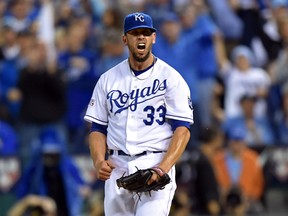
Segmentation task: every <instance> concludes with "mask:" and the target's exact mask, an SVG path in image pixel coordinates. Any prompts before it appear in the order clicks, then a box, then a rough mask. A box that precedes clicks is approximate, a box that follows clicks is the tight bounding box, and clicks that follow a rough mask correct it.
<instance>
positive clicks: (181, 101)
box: [165, 74, 193, 124]
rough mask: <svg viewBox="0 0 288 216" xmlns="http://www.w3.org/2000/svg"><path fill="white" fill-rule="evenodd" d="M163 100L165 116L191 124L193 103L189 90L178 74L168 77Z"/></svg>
mask: <svg viewBox="0 0 288 216" xmlns="http://www.w3.org/2000/svg"><path fill="white" fill-rule="evenodd" d="M165 100H166V101H165V103H166V109H167V113H166V118H168V119H175V120H180V121H186V122H189V123H190V124H193V105H192V100H191V96H190V90H189V87H188V85H187V83H186V82H185V80H184V79H183V78H182V77H181V76H180V74H179V76H177V77H174V78H173V79H170V83H169V84H168V88H167V92H166V93H165Z"/></svg>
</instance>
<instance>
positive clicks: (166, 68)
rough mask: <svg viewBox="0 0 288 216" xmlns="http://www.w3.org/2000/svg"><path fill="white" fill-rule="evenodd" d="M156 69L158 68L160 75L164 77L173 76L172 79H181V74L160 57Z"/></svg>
mask: <svg viewBox="0 0 288 216" xmlns="http://www.w3.org/2000/svg"><path fill="white" fill-rule="evenodd" d="M155 67H157V71H158V73H161V75H163V76H167V77H171V76H172V78H175V77H181V75H180V73H179V72H178V71H177V70H176V69H175V68H173V67H172V66H171V65H169V64H168V63H167V62H165V61H163V60H162V59H160V58H158V57H157V62H156V65H155Z"/></svg>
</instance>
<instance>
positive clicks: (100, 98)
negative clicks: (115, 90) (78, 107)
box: [84, 77, 108, 125]
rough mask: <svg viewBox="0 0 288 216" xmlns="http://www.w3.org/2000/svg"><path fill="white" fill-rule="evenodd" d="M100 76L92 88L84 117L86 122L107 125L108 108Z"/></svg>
mask: <svg viewBox="0 0 288 216" xmlns="http://www.w3.org/2000/svg"><path fill="white" fill-rule="evenodd" d="M101 78H102V77H100V79H99V80H98V82H97V84H96V86H95V88H94V91H93V94H92V97H91V100H90V102H89V104H88V108H87V111H86V114H85V116H84V119H85V120H86V121H88V122H95V123H97V124H101V125H108V110H107V106H106V99H105V96H106V94H105V92H104V89H103V87H102V85H103V81H102V79H101Z"/></svg>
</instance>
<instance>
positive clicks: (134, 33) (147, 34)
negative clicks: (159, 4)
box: [128, 29, 152, 37]
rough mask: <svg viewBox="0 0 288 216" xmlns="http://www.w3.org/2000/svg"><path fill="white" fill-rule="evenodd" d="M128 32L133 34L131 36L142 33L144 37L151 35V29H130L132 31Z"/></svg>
mask: <svg viewBox="0 0 288 216" xmlns="http://www.w3.org/2000/svg"><path fill="white" fill-rule="evenodd" d="M128 34H130V35H133V36H139V35H144V36H145V37H149V36H151V35H152V31H151V30H149V29H143V30H132V31H130V32H128Z"/></svg>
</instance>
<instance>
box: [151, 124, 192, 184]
mask: <svg viewBox="0 0 288 216" xmlns="http://www.w3.org/2000/svg"><path fill="white" fill-rule="evenodd" d="M189 139H190V131H189V129H188V128H187V127H184V126H180V127H177V128H176V130H175V131H174V134H173V136H172V139H171V142H170V145H169V147H168V150H167V153H166V155H165V156H164V158H163V159H162V161H161V162H160V164H159V165H158V167H160V168H161V169H162V170H163V171H164V172H166V173H167V172H169V170H170V169H171V168H172V167H173V166H174V165H175V163H176V162H177V161H178V159H179V158H180V157H181V156H182V154H183V152H184V150H185V148H186V146H187V143H188V141H189ZM157 178H158V175H157V174H153V176H152V177H151V179H150V180H149V182H148V184H151V183H152V182H154V181H155V180H157Z"/></svg>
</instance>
